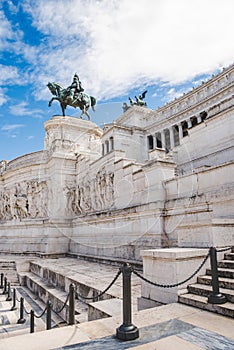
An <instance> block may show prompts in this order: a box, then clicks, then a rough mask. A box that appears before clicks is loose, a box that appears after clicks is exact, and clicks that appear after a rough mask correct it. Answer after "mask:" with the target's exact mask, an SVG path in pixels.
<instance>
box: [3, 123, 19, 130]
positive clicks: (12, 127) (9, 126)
mask: <svg viewBox="0 0 234 350" xmlns="http://www.w3.org/2000/svg"><path fill="white" fill-rule="evenodd" d="M24 126H25V125H24V124H6V125H3V126H2V127H1V130H2V131H15V130H16V129H19V128H22V127H24Z"/></svg>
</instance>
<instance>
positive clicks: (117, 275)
mask: <svg viewBox="0 0 234 350" xmlns="http://www.w3.org/2000/svg"><path fill="white" fill-rule="evenodd" d="M121 273H122V271H121V270H120V269H119V271H118V272H117V274H116V276H115V278H114V279H113V280H112V281H111V283H110V284H109V286H108V287H107V288H106V289H105V290H103V291H102V292H101V293H100V294H98V295H96V296H94V297H85V296H83V295H81V294H79V293H77V292H76V296H77V298H81V299H86V300H93V299H98V298H100V297H101V296H102V295H103V294H105V293H106V292H107V291H108V290H109V289H110V287H111V286H112V285H113V284H114V283H115V281H116V280H117V279H118V277H119V276H120V275H121Z"/></svg>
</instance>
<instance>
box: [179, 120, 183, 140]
mask: <svg viewBox="0 0 234 350" xmlns="http://www.w3.org/2000/svg"><path fill="white" fill-rule="evenodd" d="M178 128H179V141H181V140H182V138H183V128H182V124H181V123H180V124H178Z"/></svg>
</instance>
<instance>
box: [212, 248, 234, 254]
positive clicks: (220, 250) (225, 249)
mask: <svg viewBox="0 0 234 350" xmlns="http://www.w3.org/2000/svg"><path fill="white" fill-rule="evenodd" d="M232 248H233V247H227V248H221V249H216V252H217V253H222V252H227V251H228V250H230V249H232Z"/></svg>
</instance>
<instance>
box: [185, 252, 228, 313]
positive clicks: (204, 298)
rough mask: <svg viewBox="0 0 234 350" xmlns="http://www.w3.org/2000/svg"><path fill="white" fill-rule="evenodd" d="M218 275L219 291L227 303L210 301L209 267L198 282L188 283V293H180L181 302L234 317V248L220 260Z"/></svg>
mask: <svg viewBox="0 0 234 350" xmlns="http://www.w3.org/2000/svg"><path fill="white" fill-rule="evenodd" d="M218 276H219V291H220V293H222V294H223V295H225V296H226V299H227V302H226V303H224V304H210V303H208V296H209V294H210V293H211V291H212V287H211V269H207V270H206V274H205V275H203V276H198V278H197V282H196V283H194V284H190V285H188V287H187V289H188V293H186V294H182V295H180V296H179V302H180V303H183V304H187V305H191V306H195V307H198V308H200V309H203V310H208V311H212V312H216V313H218V314H221V315H225V316H229V317H233V318H234V248H232V250H231V251H230V252H228V253H225V254H224V259H223V260H222V261H220V262H218Z"/></svg>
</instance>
